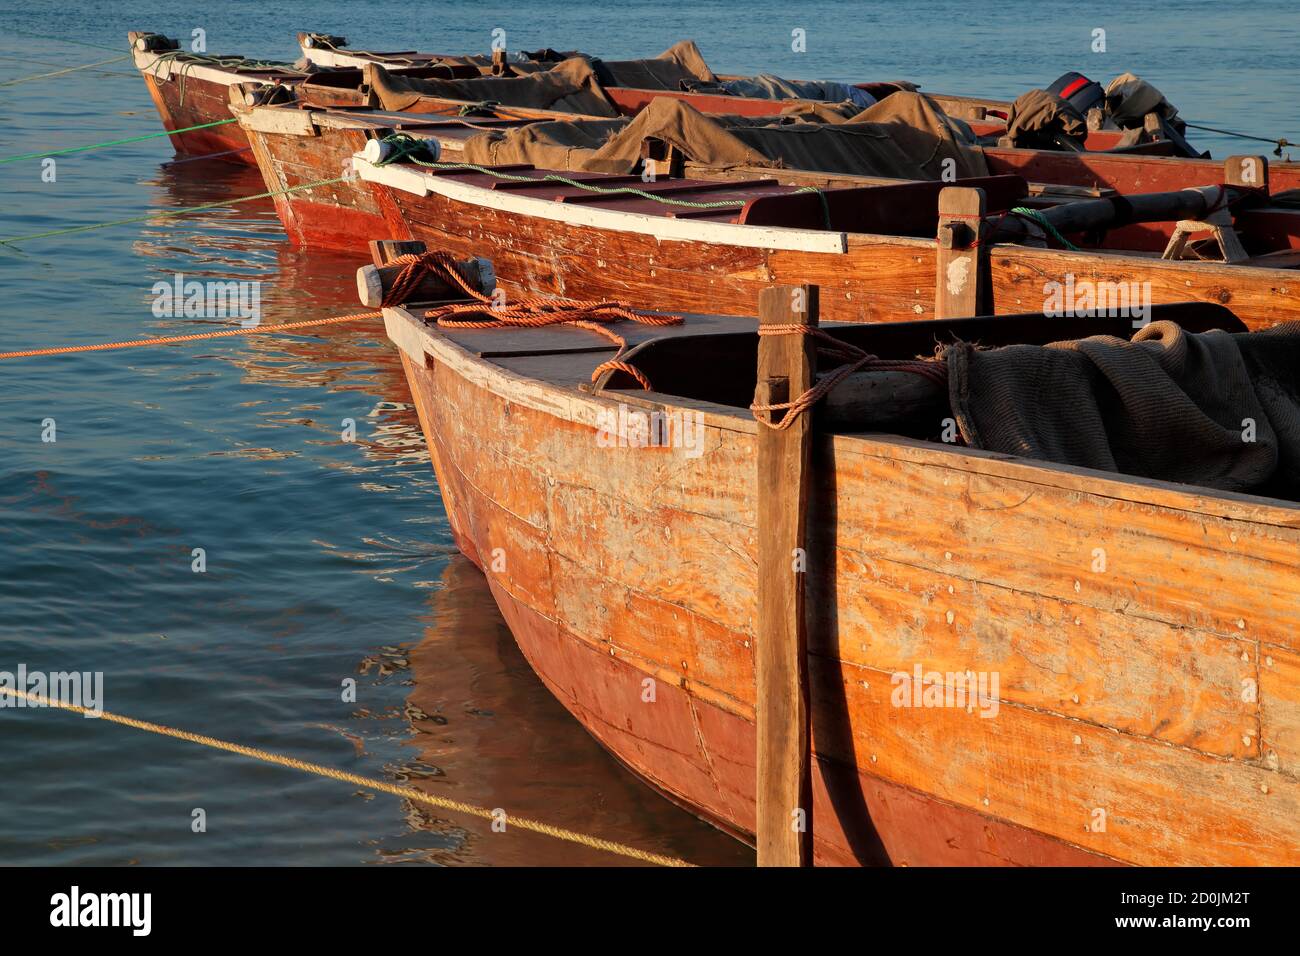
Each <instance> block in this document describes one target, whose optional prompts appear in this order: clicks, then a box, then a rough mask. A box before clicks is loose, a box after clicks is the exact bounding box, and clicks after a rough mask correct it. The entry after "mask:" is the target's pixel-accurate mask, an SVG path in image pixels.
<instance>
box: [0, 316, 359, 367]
mask: <svg viewBox="0 0 1300 956" xmlns="http://www.w3.org/2000/svg"><path fill="white" fill-rule="evenodd" d="M382 314H383V313H381V312H358V313H356V314H355V315H338V316H334V317H333V318H329V319H308V320H306V321H303V322H283V323H280V324H279V325H259V326H255V327H253V328H248V329H222V330H221V331H220V332H196V333H194V334H193V335H166V336H161V337H158V338H152V339H136V340H135V341H132V342H102V343H100V344H98V345H63V346H60V347H58V348H49V349H27V350H25V351H22V352H0V359H8V358H27V357H28V356H32V355H67V354H69V353H72V352H108V351H112V350H114V349H135V348H143V347H144V346H146V345H170V344H172V343H173V342H196V341H198V340H199V339H220V338H225V337H227V336H231V335H266V334H271V333H274V332H283V331H285V330H287V329H305V328H308V327H309V326H313V325H334V324H336V323H339V322H356V321H358V320H360V319H377V318H380V317H381V315H382Z"/></svg>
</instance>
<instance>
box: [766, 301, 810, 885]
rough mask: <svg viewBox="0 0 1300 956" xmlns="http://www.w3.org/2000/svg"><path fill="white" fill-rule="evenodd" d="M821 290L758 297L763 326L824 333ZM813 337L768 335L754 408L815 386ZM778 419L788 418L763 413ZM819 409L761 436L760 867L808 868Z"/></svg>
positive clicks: (796, 394) (784, 398)
mask: <svg viewBox="0 0 1300 956" xmlns="http://www.w3.org/2000/svg"><path fill="white" fill-rule="evenodd" d="M817 313H818V287H817V286H814V285H801V286H773V287H770V288H767V289H764V290H763V292H762V293H761V294H760V296H759V324H760V326H775V325H806V326H811V327H814V328H815V327H816V325H817ZM814 342H815V340H814V339H813V338H812V337H811V336H808V335H801V334H798V333H791V334H785V335H765V336H762V337H761V338H760V339H759V346H758V386H757V389H756V391H755V404H756V405H769V404H774V403H780V402H786V401H790V400H791V399H793V398H795V397H797V396H799V395H802V394H803V393H804V392H806V391H807V390H808V389H809V388H811V387H812V385H813V379H814V375H815V371H816V348H815V345H814ZM760 414H768V415H772V416H775V418H774V420H778V421H779V420H780V418H779V416H781V415H783V414H790V413H789V412H768V413H764V412H760ZM811 435H812V410H811V409H809V410H806V411H804V412H803V413H802V414H800V415H799V416H798V418H797V419H796V420H795V421H794V422H793V423H792V424H791V425H790V426H789V427H787V428H784V429H781V430H777V429H773V428H768V427H764V426H760V428H759V430H758V468H757V480H758V534H759V557H758V595H759V597H758V628H757V636H756V640H755V642H754V647H755V650H754V664H755V670H756V678H757V696H756V698H755V699H756V701H757V707H756V711H757V714H756V716H757V728H758V754H757V773H758V787H757V825H756V827H755V831H756V834H757V844H758V864H759V866H806V865H808V864H809V863H810V861H811V859H812V855H811V852H810V832H811V819H810V817H811V812H810V811H811V799H810V791H809V727H808V673H807V667H808V665H807V655H808V636H807V628H806V624H805V619H804V573H805V568H806V565H807V556H806V555H807V553H806V550H805V547H806V541H805V522H806V517H805V515H806V510H807V502H808V460H809V448H810V443H811Z"/></svg>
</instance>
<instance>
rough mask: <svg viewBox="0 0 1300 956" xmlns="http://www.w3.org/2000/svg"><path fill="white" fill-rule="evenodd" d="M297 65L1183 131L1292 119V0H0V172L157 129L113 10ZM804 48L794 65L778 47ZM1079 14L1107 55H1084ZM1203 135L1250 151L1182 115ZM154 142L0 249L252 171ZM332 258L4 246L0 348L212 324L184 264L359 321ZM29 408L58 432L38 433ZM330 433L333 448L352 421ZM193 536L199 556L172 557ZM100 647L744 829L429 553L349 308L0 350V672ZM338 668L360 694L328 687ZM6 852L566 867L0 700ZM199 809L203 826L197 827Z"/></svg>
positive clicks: (204, 705) (662, 836)
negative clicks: (682, 793) (880, 93)
mask: <svg viewBox="0 0 1300 956" xmlns="http://www.w3.org/2000/svg"><path fill="white" fill-rule="evenodd" d="M137 29H145V30H153V31H157V32H162V33H166V34H168V35H171V36H178V37H181V38H189V37H191V36H192V31H194V30H196V29H201V30H203V31H204V32H205V38H206V43H207V48H208V51H209V52H212V53H223V52H229V53H242V54H245V55H248V56H254V57H260V58H275V59H293V58H295V57H296V55H297V54H296V45H295V41H294V33H295V32H296V31H297V30H300V29H310V30H314V31H324V32H331V33H335V34H343V35H345V36H347V37H349V39H350V40H351V41H352V42H353V44H354V45H358V46H365V47H371V48H385V47H388V48H394V47H396V48H405V49H433V50H439V51H447V52H459V51H486V50H487V49H488V48H489V46H490V43H491V41H492V38H493V31H494V30H498V29H500V30H504V31H505V32H506V43H507V46H508V47H509V48H510V49H521V48H527V49H535V48H537V47H541V46H551V47H554V48H557V49H572V48H578V49H583V50H589V51H597V52H600V53H602V54H603V55H607V56H611V57H624V56H637V55H647V54H653V53H656V52H658V51H659V50H661V49H663V48H665V47H667V46H668V45H670V44H671V43H673V42H675V41H676V40H678V39H681V38H683V37H692V38H694V39H696V40H697V41H698V43H699V44H700V47H701V49H702V50H703V52H704V54H705V56H706V58H707V59H708V60H709V62H710V64H711V65H712V66H713V67H714V68H715V69H717V70H719V71H724V72H738V73H740V72H756V71H760V70H762V71H769V72H775V73H778V74H784V75H787V76H795V77H803V78H818V79H834V80H862V79H869V78H881V79H888V78H896V77H903V78H907V79H911V80H913V81H916V82H919V83H921V84H922V85H923V87H925V88H928V89H933V90H943V91H948V92H970V93H980V94H986V95H990V96H1005V97H1008V98H1012V97H1014V96H1015V95H1017V94H1018V93H1020V92H1022V91H1024V90H1025V89H1028V88H1031V87H1034V86H1042V85H1045V84H1047V83H1048V82H1050V81H1051V80H1052V79H1054V78H1055V77H1056V76H1058V75H1059V74H1061V73H1063V72H1066V71H1067V70H1071V69H1079V70H1082V71H1084V72H1086V73H1088V74H1090V75H1092V76H1094V77H1095V78H1099V79H1101V80H1102V81H1103V82H1104V81H1105V80H1107V79H1109V78H1110V77H1111V76H1113V75H1115V74H1117V73H1120V72H1123V71H1126V70H1131V71H1133V72H1136V73H1138V74H1140V75H1142V76H1144V77H1146V78H1147V79H1149V80H1151V81H1152V82H1154V83H1155V84H1156V85H1157V86H1159V87H1160V88H1161V89H1162V90H1163V91H1164V92H1165V93H1166V95H1167V96H1168V97H1169V99H1170V100H1171V101H1172V102H1174V103H1175V104H1178V105H1179V106H1180V107H1181V109H1182V114H1183V115H1184V117H1185V118H1187V119H1189V120H1192V121H1194V122H1199V123H1203V124H1205V125H1210V126H1217V127H1222V128H1226V129H1231V130H1239V131H1242V132H1248V133H1258V134H1262V135H1265V136H1267V137H1279V136H1287V137H1288V138H1290V139H1293V140H1295V139H1300V121H1298V119H1297V117H1296V114H1295V107H1294V104H1295V103H1296V102H1297V98H1298V97H1297V94H1298V93H1300V80H1297V73H1296V70H1295V64H1294V56H1293V52H1294V50H1295V49H1296V47H1297V39H1298V35H1300V8H1297V7H1296V6H1295V5H1294V3H1291V2H1250V3H1247V2H1237V0H1226V2H1187V0H1184V2H1175V0H1152V2H1149V3H1145V4H1142V5H1140V6H1136V7H1134V6H1130V5H1127V4H1113V3H1112V4H1088V3H1079V2H1071V3H1063V2H1045V3H1023V2H1022V3H1007V4H999V3H960V2H953V0H916V2H910V3H888V2H869V0H864V2H818V3H800V2H780V3H777V2H772V0H749V2H745V3H739V2H737V3H723V2H694V3H682V4H674V3H668V2H653V3H652V2H645V0H629V2H624V3H620V4H614V5H611V4H595V3H583V2H558V0H528V2H525V0H521V2H515V3H503V2H485V3H473V2H452V3H444V4H437V5H430V4H424V3H413V2H392V0H388V2H384V0H381V2H372V3H367V4H356V3H341V2H337V0H321V2H317V3H312V4H310V5H306V4H302V5H293V4H266V3H253V2H246V3H244V2H227V3H221V2H209V3H193V2H169V3H160V2H140V3H133V4H131V5H130V6H129V7H127V6H125V5H118V4H109V3H96V2H90V3H83V4H80V5H78V6H77V8H76V10H75V12H74V11H71V10H70V9H69V8H68V7H66V6H65V5H64V4H59V3H42V2H34V3H33V2H23V3H18V2H14V0H0V159H2V158H4V157H6V156H11V155H15V154H18V153H25V152H29V151H41V150H54V149H59V148H63V147H68V146H73V145H79V144H83V143H90V142H101V141H105V140H110V139H117V138H123V137H129V136H132V135H138V134H141V133H149V132H154V131H156V130H157V129H158V128H159V122H158V117H157V114H156V113H155V111H154V108H153V106H152V104H151V102H150V100H149V97H148V95H147V93H146V91H145V88H144V84H143V83H142V81H141V80H140V78H139V77H138V76H137V75H136V74H134V72H133V71H132V70H131V69H130V64H129V62H118V63H109V64H104V65H102V66H100V67H97V68H95V69H93V70H87V71H80V72H75V73H70V74H66V75H63V76H58V77H50V78H45V79H40V80H32V81H30V82H23V83H18V84H13V85H3V84H5V83H6V81H10V80H13V79H18V78H22V77H26V76H29V75H31V74H35V73H40V72H46V71H55V70H59V69H61V68H65V67H68V66H74V65H79V64H86V63H91V62H94V61H97V60H103V59H109V58H111V57H113V56H114V55H117V54H118V53H124V52H125V48H126V44H125V37H126V33H127V31H128V30H137ZM795 30H803V31H805V34H806V52H801V53H796V52H794V51H793V50H792V48H791V40H792V31H795ZM1096 30H1104V31H1105V47H1106V48H1105V52H1094V51H1093V49H1092V47H1093V46H1094V41H1095V37H1096V35H1095V32H1094V31H1096ZM1194 139H1195V142H1197V143H1198V144H1200V145H1202V147H1203V148H1209V149H1211V150H1212V151H1213V152H1214V154H1215V155H1216V156H1224V155H1228V154H1229V153H1232V152H1247V151H1249V152H1267V151H1268V149H1269V147H1267V146H1265V145H1263V144H1250V143H1244V142H1243V141H1239V140H1233V139H1231V138H1228V137H1225V136H1220V135H1214V134H1205V133H1198V134H1197V135H1196V136H1195V137H1194ZM171 159H172V155H171V151H170V148H169V146H168V145H167V141H166V139H154V140H148V141H144V142H140V143H134V144H130V145H124V146H121V147H114V148H109V149H104V150H99V151H95V152H89V153H85V154H80V155H73V156H68V157H64V158H60V159H58V160H57V166H56V177H57V178H56V179H55V181H54V182H45V181H43V179H42V176H41V172H42V167H41V164H40V162H39V161H38V160H30V161H23V162H18V163H9V164H4V165H0V238H8V237H12V236H18V235H25V234H30V233H37V232H44V231H47V230H55V229H60V228H65V227H72V226H76V225H81V224H87V223H94V222H103V221H108V220H116V219H129V218H132V217H137V216H141V215H143V214H145V213H148V212H157V211H161V210H170V209H186V208H189V207H192V206H196V205H201V204H203V203H209V202H214V201H218V200H221V199H227V198H233V197H236V196H240V195H248V194H250V193H254V192H258V191H260V190H261V189H262V188H263V187H262V186H261V182H260V179H259V177H258V176H257V174H256V172H254V171H250V170H243V169H239V168H235V167H230V166H226V165H222V164H218V163H212V162H201V163H186V164H181V165H174V166H169V165H167V163H168V161H169V160H171ZM358 264H359V261H358V259H357V257H350V256H343V255H337V254H328V253H320V252H316V251H310V252H305V251H302V250H298V249H294V248H292V247H291V246H289V245H288V244H287V242H286V241H285V237H284V234H283V232H282V230H281V229H280V226H279V223H278V221H277V219H276V217H275V214H274V211H273V210H272V208H271V205H270V203H269V202H268V201H264V200H263V201H254V202H250V203H246V204H241V205H238V206H228V207H220V208H214V209H208V210H204V211H200V212H193V213H186V214H183V215H179V216H176V217H172V218H166V219H156V218H155V219H151V220H149V221H147V222H137V223H131V224H126V225H122V226H118V227H114V228H108V229H102V230H96V231H89V232H82V233H73V234H70V235H65V236H60V237H53V238H49V239H42V240H34V241H31V242H28V243H24V244H21V245H19V246H16V247H4V246H0V351H8V350H15V349H24V348H32V347H44V346H62V345H73V344H79V343H88V342H108V341H116V340H122V339H131V338H136V337H139V336H141V335H146V334H148V335H168V334H181V333H184V332H188V331H196V330H202V329H210V328H215V327H217V325H216V324H214V323H213V322H212V321H210V320H203V319H195V318H184V317H178V318H169V317H164V318H159V317H157V316H155V315H154V314H153V311H152V309H151V303H152V301H153V298H154V296H153V293H152V291H151V290H152V288H153V286H154V284H155V283H157V282H159V281H172V278H173V276H174V275H175V274H177V273H183V274H184V275H185V276H186V277H187V278H194V279H206V278H214V279H243V280H249V281H257V282H260V283H261V286H260V289H261V306H262V309H263V316H262V320H263V322H265V323H278V322H286V321H295V320H300V319H310V318H319V317H325V316H328V315H336V314H340V313H343V312H349V311H355V310H356V308H357V306H356V301H355V291H354V284H353V273H354V270H355V268H356V266H357V265H358ZM51 420H52V422H53V423H54V435H55V437H56V439H57V440H55V441H45V440H42V439H43V436H44V437H49V424H48V423H49V422H50V421H51ZM349 420H350V421H351V422H354V423H355V429H356V440H355V441H347V440H344V437H343V434H342V432H343V430H344V428H345V423H346V422H347V421H349ZM195 549H202V550H203V555H204V561H205V562H206V570H205V571H203V572H202V573H196V572H195V571H194V570H193V566H194V561H195V560H196V559H195ZM20 664H25V665H26V666H27V668H29V669H31V670H47V671H54V670H78V671H100V672H102V673H103V674H104V706H106V707H107V708H108V709H110V710H114V711H118V712H121V713H126V714H129V715H131V716H134V717H138V718H141V719H145V720H150V721H156V722H158V723H163V724H168V725H173V726H179V727H183V728H186V729H190V730H194V731H197V732H201V733H205V734H210V735H212V736H215V737H219V738H223V739H228V740H234V741H238V742H241V743H246V744H251V745H255V746H260V747H265V748H267V749H270V750H274V751H277V752H282V753H287V754H292V755H294V756H298V757H301V758H303V759H306V760H311V761H316V762H320V763H323V764H327V765H330V766H334V767H338V768H340V769H344V770H348V771H351V772H353V773H358V774H363V775H366V776H371V777H376V778H382V779H387V780H400V781H405V782H410V783H412V784H413V785H416V786H419V787H421V788H424V789H426V790H428V791H429V792H433V793H439V794H444V795H447V796H450V797H453V798H455V799H458V800H463V801H467V802H471V803H476V804H480V805H484V806H487V807H504V808H506V809H507V810H509V811H510V812H512V813H519V814H523V815H527V816H534V817H538V818H541V819H545V820H548V821H550V822H554V823H557V824H560V825H563V826H571V827H575V828H579V829H582V830H585V831H588V832H592V833H595V834H597V835H600V836H604V837H609V838H613V839H618V840H623V841H625V842H628V843H632V844H634V845H637V846H640V847H644V848H646V849H651V850H656V851H659V852H665V853H671V854H674V855H680V856H683V857H685V858H687V859H690V860H692V861H694V862H700V863H713V864H741V865H743V864H747V863H750V862H752V854H751V853H750V851H748V850H747V849H746V848H744V847H742V846H740V845H739V844H736V843H734V842H733V841H731V840H730V839H728V838H727V837H724V836H722V835H721V834H719V833H717V832H715V831H713V830H711V829H710V828H708V827H706V826H705V825H703V824H701V823H699V822H698V821H696V820H694V819H693V818H691V817H690V816H689V815H687V814H685V813H683V812H682V811H680V810H678V809H677V808H675V807H673V806H671V805H669V804H668V803H666V802H665V801H663V800H662V799H661V798H659V797H658V796H656V795H655V794H653V793H652V792H651V791H649V790H648V789H647V788H645V787H644V786H643V785H642V784H640V783H639V782H638V781H637V780H635V779H634V778H633V777H631V776H630V775H628V774H627V773H626V772H625V771H624V770H623V769H622V768H621V767H619V766H618V765H617V764H616V763H615V762H614V761H613V760H612V759H611V758H610V757H608V756H607V755H606V754H605V753H604V752H603V751H602V750H601V749H600V748H599V747H598V746H597V745H596V744H595V743H594V742H592V741H591V740H590V739H589V738H588V737H587V736H586V734H585V733H584V732H583V731H582V730H581V728H580V727H579V726H578V724H577V723H576V722H575V721H573V720H572V719H571V718H569V717H568V715H567V714H566V713H565V712H564V711H563V709H562V708H561V707H560V706H559V705H558V704H557V703H556V702H554V701H553V700H552V699H551V698H550V697H549V695H548V694H547V693H546V691H545V690H544V689H543V688H542V686H541V685H540V683H539V682H538V681H537V680H536V678H535V677H534V676H533V675H532V673H531V671H530V670H529V668H528V666H527V664H526V663H525V662H524V661H523V659H522V657H521V656H520V655H519V653H518V651H517V650H516V649H515V647H514V644H513V642H512V640H511V638H510V635H509V633H508V631H507V630H506V629H505V627H504V625H503V624H502V622H501V619H500V617H499V616H498V615H497V613H496V610H495V607H494V605H493V604H492V601H491V598H490V596H489V595H488V594H487V591H486V587H485V585H484V584H483V581H482V578H481V577H480V576H479V575H478V574H477V572H476V571H474V570H473V568H472V567H470V566H468V564H467V562H466V561H465V560H464V559H463V558H460V557H459V556H457V555H456V554H455V551H454V548H453V547H452V544H451V539H450V536H449V534H448V529H447V523H446V518H445V515H444V513H443V510H442V506H441V502H440V501H439V498H438V495H437V487H436V482H435V481H434V478H433V475H432V472H431V469H430V467H429V463H428V458H427V455H426V453H425V449H424V444H423V439H422V437H421V435H420V432H419V426H418V423H417V422H416V419H415V415H414V411H413V409H412V408H411V406H410V399H409V396H408V394H407V391H406V386H405V383H404V381H403V379H402V376H401V370H400V366H399V364H398V362H397V360H396V358H395V355H394V353H393V351H392V349H391V348H390V347H389V345H388V344H387V342H386V340H385V339H384V337H383V335H382V330H381V329H379V328H378V327H377V326H376V325H375V324H374V323H370V324H364V323H363V324H359V325H356V326H338V327H333V328H329V329H327V330H323V331H313V332H311V333H310V334H296V335H294V334H283V335H263V336H256V337H251V338H228V339H218V340H213V341H205V342H200V343H195V344H191V345H184V346H172V347H167V348H158V349H140V350H132V351H127V352H106V353H89V354H82V355H70V356H52V357H40V358H30V359H17V360H6V361H2V362H0V671H4V670H13V669H15V668H16V667H18V666H19V665H20ZM347 679H354V680H355V681H356V682H357V700H356V702H345V701H344V700H343V699H342V696H341V686H342V683H343V682H344V681H345V680H347ZM0 753H2V754H3V756H4V768H5V786H4V787H3V789H2V790H0V863H10V864H23V863H68V864H78V863H79V864H89V863H95V864H133V863H136V864H254V865H275V864H309V863H311V864H343V865H346V864H361V863H387V862H397V863H409V862H433V863H443V864H449V865H490V864H519V863H522V864H537V863H549V864H561V863H566V864H567V863H573V864H587V863H600V862H609V861H610V860H609V858H607V857H604V856H600V855H597V854H596V853H594V852H593V851H588V850H583V849H579V848H576V847H572V846H569V845H565V844H557V843H555V842H554V841H551V840H548V839H547V838H545V837H541V836H534V835H527V834H517V833H506V834H495V833H492V832H491V830H490V828H489V827H488V826H487V825H486V824H485V823H483V822H482V821H478V820H474V819H461V818H453V817H451V816H450V815H444V814H440V813H437V812H433V811H431V810H430V808H428V807H424V806H420V805H416V804H410V803H407V802H404V801H401V800H399V799H398V798H395V797H390V796H382V795H380V796H371V795H368V794H366V793H365V792H364V791H361V790H360V789H359V788H357V787H355V786H352V785H348V784H341V783H338V782H334V781H327V780H321V779H318V778H314V777H311V776H306V775H302V774H297V773H295V772H293V771H289V770H283V769H279V768H274V767H268V766H264V765H261V764H258V763H254V762H251V761H249V760H247V759H245V758H242V757H237V756H234V755H231V754H226V753H220V752H217V751H213V750H208V749H204V748H200V747H196V746H194V745H192V744H188V743H183V742H179V741H174V740H167V739H163V738H159V737H156V736H153V735H149V734H144V733H141V732H139V731H136V730H131V729H127V728H123V727H120V726H117V725H113V724H109V723H106V722H102V721H101V722H96V721H91V720H86V719H83V718H81V717H77V716H73V715H69V714H66V713H56V712H50V711H41V710H25V709H23V710H18V709H6V710H0ZM200 809H201V810H202V811H203V815H204V818H205V821H206V832H195V830H194V827H193V821H194V819H195V811H196V810H200Z"/></svg>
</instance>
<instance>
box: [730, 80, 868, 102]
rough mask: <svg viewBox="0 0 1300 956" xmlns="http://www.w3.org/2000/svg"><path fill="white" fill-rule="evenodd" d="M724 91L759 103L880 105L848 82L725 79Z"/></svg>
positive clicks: (866, 93) (864, 91)
mask: <svg viewBox="0 0 1300 956" xmlns="http://www.w3.org/2000/svg"><path fill="white" fill-rule="evenodd" d="M722 88H723V89H724V90H726V92H727V93H728V94H730V95H731V96H748V97H750V98H752V99H759V100H826V101H827V102H830V103H843V102H848V103H852V104H853V105H854V106H856V107H857V108H858V109H866V108H867V107H868V106H872V105H873V104H874V103H875V102H876V98H875V97H874V96H872V95H871V94H870V93H868V92H867V91H866V90H860V89H858V88H857V87H856V86H850V85H849V84H848V83H835V82H831V81H829V80H787V79H784V78H782V77H779V76H774V75H772V74H771V73H760V74H758V75H757V76H743V77H738V78H736V79H731V80H724V81H723V82H722Z"/></svg>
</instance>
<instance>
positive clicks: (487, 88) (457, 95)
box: [371, 57, 618, 116]
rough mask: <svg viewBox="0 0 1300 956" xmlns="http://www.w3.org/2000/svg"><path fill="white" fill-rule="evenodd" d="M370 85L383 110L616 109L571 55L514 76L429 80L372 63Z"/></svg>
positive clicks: (592, 112)
mask: <svg viewBox="0 0 1300 956" xmlns="http://www.w3.org/2000/svg"><path fill="white" fill-rule="evenodd" d="M371 69H372V70H373V72H372V74H371V86H372V88H373V89H374V91H375V94H376V95H377V96H378V97H379V102H380V104H381V105H382V106H383V108H384V109H386V110H393V111H403V110H405V111H408V112H413V113H423V112H429V111H431V110H432V109H434V108H435V104H433V103H431V102H430V100H438V99H449V100H468V101H470V102H472V103H481V102H485V101H491V102H494V103H499V104H501V105H502V106H522V107H527V108H530V109H543V110H558V111H561V112H565V113H583V114H586V115H588V116H617V115H618V110H616V109H615V108H614V104H613V103H611V102H610V100H609V97H607V96H606V95H605V91H604V89H603V88H602V87H601V85H600V81H599V80H598V79H597V78H596V74H595V71H594V70H592V68H591V64H590V63H588V62H587V61H586V60H584V59H582V58H581V57H573V58H571V59H568V60H565V61H564V62H563V63H559V64H557V65H556V66H554V67H552V68H551V69H549V70H544V71H542V72H538V73H530V74H528V75H527V76H518V77H478V78H474V79H467V80H434V79H419V78H416V77H409V76H401V75H399V74H395V73H389V72H388V71H387V70H385V69H384V68H383V67H382V66H377V65H376V66H373V67H372V68H371Z"/></svg>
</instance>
